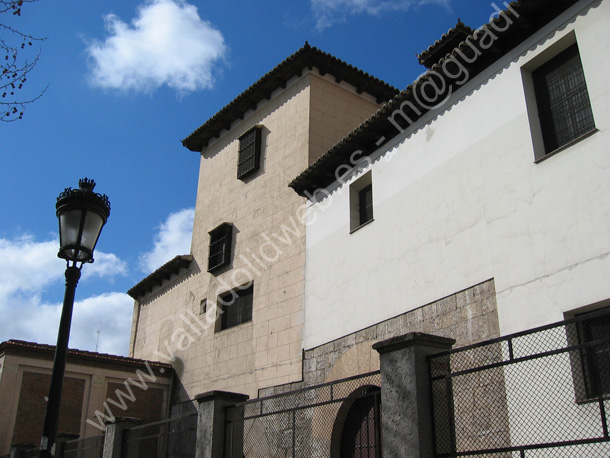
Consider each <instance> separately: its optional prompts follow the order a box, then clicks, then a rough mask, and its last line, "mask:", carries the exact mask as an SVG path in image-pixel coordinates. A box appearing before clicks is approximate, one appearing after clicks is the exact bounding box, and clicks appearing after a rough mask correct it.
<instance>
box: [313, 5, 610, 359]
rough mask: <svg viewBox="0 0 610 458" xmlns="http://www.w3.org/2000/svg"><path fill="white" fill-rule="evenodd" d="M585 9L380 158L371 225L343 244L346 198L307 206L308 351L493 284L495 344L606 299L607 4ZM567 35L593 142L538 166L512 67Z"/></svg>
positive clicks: (609, 154) (609, 179)
mask: <svg viewBox="0 0 610 458" xmlns="http://www.w3.org/2000/svg"><path fill="white" fill-rule="evenodd" d="M591 3H592V2H591V1H583V2H580V3H579V4H578V5H577V7H578V8H580V9H581V10H582V9H583V6H584V5H585V4H591ZM593 5H594V7H593V8H592V9H590V10H589V9H587V8H585V9H584V10H583V11H580V12H578V14H575V12H576V9H575V8H572V9H571V10H570V11H568V12H567V13H566V14H564V15H563V16H561V17H560V18H558V20H556V21H555V22H554V23H553V24H550V25H549V27H547V28H546V29H544V30H542V31H540V32H539V33H538V34H536V35H535V36H534V37H532V39H531V40H530V41H529V42H528V43H526V44H525V45H524V46H522V47H520V48H519V49H517V50H515V52H514V53H513V54H512V55H511V56H507V57H506V58H504V59H502V60H501V61H500V62H499V63H498V64H497V65H495V66H494V68H493V69H491V70H490V71H489V72H487V73H486V74H485V75H480V76H478V77H476V78H474V79H473V80H472V81H470V82H469V83H467V84H466V85H465V86H464V87H463V88H462V91H461V92H458V93H456V94H455V96H454V97H453V100H452V101H451V103H450V104H447V105H446V106H445V108H446V107H449V108H448V109H444V111H441V112H440V113H439V114H438V116H437V117H436V118H435V119H433V120H431V121H430V122H428V124H426V125H423V126H422V125H420V126H418V129H419V130H417V131H415V132H412V133H411V132H409V131H407V132H405V133H403V134H401V137H400V138H399V139H398V140H397V141H396V142H393V143H392V144H390V149H389V150H387V151H380V152H379V154H381V157H380V158H379V160H377V161H375V162H374V163H373V164H372V165H371V166H370V167H369V168H368V169H367V170H371V171H372V182H373V200H374V219H375V220H374V221H373V222H372V223H371V224H368V225H367V226H365V227H363V228H361V229H359V230H357V231H356V232H354V233H352V234H350V228H349V221H350V218H349V190H348V186H347V185H345V186H342V187H339V188H338V189H336V190H335V191H334V192H333V193H332V194H331V196H330V197H328V198H327V199H325V200H324V201H322V202H320V203H319V204H316V205H315V207H316V209H317V211H316V214H315V218H313V219H315V222H313V223H312V224H309V225H308V226H307V238H306V243H307V247H306V286H305V295H306V316H305V328H304V347H305V348H306V349H309V348H312V347H316V346H318V345H321V344H323V343H325V342H328V341H331V340H333V339H336V338H339V337H341V336H344V335H346V334H350V333H353V332H355V331H357V330H360V329H363V328H365V327H367V326H370V325H372V324H374V323H377V322H380V321H382V320H385V319H388V318H391V317H393V316H396V315H399V314H401V313H404V312H406V311H409V310H412V309H415V308H417V307H420V306H422V305H425V304H427V303H429V302H432V301H435V300H437V299H440V298H442V297H445V296H447V295H450V294H452V293H454V292H456V291H459V290H462V289H465V288H468V287H470V286H472V285H474V284H476V283H479V282H482V281H484V280H487V279H489V278H494V279H495V286H496V291H497V300H498V310H499V318H500V327H501V333H502V334H508V333H512V332H516V331H519V330H523V329H529V328H532V327H535V326H538V325H542V324H545V323H549V322H553V321H557V320H560V319H562V318H563V313H564V312H566V311H569V310H573V309H575V308H578V307H581V306H584V305H587V304H591V303H594V302H597V301H600V300H603V299H607V298H610V280H609V279H610V256H609V255H610V148H609V147H608V142H609V140H610V138H609V134H608V128H609V127H610V90H609V89H608V84H607V75H608V74H610V61H609V59H608V58H607V56H608V54H607V49H608V45H609V44H610V3H609V2H603V1H602V2H595V3H594V4H593ZM556 28H558V31H554V29H556ZM570 33H574V34H575V36H576V40H577V42H578V45H579V48H580V53H581V59H582V62H583V67H584V70H585V74H586V78H587V85H588V89H589V96H590V99H591V104H592V108H593V114H594V117H595V123H596V126H597V128H598V129H599V131H598V132H596V133H595V134H593V135H592V136H590V137H588V138H586V139H584V140H582V141H580V142H578V143H577V144H575V145H573V146H571V147H569V148H567V149H565V150H564V151H562V152H560V153H558V154H556V155H555V156H553V157H550V158H548V159H547V160H545V161H543V162H541V163H538V164H535V163H534V152H533V146H532V135H531V131H530V123H529V119H528V115H527V108H526V97H525V94H524V88H523V79H522V67H523V66H524V65H527V63H528V62H531V60H532V59H534V58H535V57H536V56H538V55H540V54H541V53H542V52H544V51H545V50H547V49H549V48H550V47H551V46H553V44H555V43H557V41H558V40H560V39H561V38H562V37H565V36H567V35H569V34H570ZM407 135H408V137H407ZM367 170H365V171H363V173H364V172H366V171H367ZM356 178H357V177H356Z"/></svg>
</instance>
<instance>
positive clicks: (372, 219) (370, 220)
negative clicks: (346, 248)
mask: <svg viewBox="0 0 610 458" xmlns="http://www.w3.org/2000/svg"><path fill="white" fill-rule="evenodd" d="M373 221H375V218H371V219H369V220H368V221H367V222H366V223H363V224H361V225H360V226H358V227H356V228H354V229H352V230H351V231H349V233H350V234H353V233H354V232H356V231H357V230H360V229H362V228H363V227H364V226H368V225H369V224H371V223H372V222H373Z"/></svg>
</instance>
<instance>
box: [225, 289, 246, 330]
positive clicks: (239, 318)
mask: <svg viewBox="0 0 610 458" xmlns="http://www.w3.org/2000/svg"><path fill="white" fill-rule="evenodd" d="M253 297H254V285H251V286H250V287H249V288H246V289H244V290H234V291H230V292H228V293H226V294H223V295H221V296H220V297H219V300H218V303H219V304H220V305H221V307H222V315H221V319H220V329H221V330H222V329H229V328H232V327H234V326H237V325H240V324H242V323H246V322H248V321H252V303H253Z"/></svg>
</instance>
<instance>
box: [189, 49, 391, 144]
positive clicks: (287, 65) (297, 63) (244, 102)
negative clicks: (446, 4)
mask: <svg viewBox="0 0 610 458" xmlns="http://www.w3.org/2000/svg"><path fill="white" fill-rule="evenodd" d="M312 67H317V68H318V69H319V70H320V73H322V74H326V73H330V74H332V75H333V76H335V78H337V80H338V81H347V82H348V83H350V84H351V85H353V86H354V87H356V89H357V90H358V91H359V92H368V93H369V94H371V95H373V96H374V97H375V98H376V99H377V101H378V103H381V102H383V101H385V100H389V99H390V98H392V97H393V96H394V95H396V93H398V89H396V88H395V87H393V86H391V85H389V84H387V83H385V82H384V81H382V80H380V79H377V78H375V77H373V76H371V75H369V74H368V73H366V72H364V71H362V70H360V69H358V68H356V67H354V66H353V65H350V64H348V63H346V62H344V61H342V60H340V59H337V58H336V57H334V56H332V55H330V54H328V53H325V52H323V51H321V50H319V49H318V48H315V47H313V46H310V45H309V43H307V42H306V43H305V46H303V47H302V48H301V49H299V50H298V51H297V52H295V53H294V54H292V55H291V56H290V57H288V58H287V59H285V60H284V61H282V62H281V63H280V64H278V65H277V66H276V67H275V68H273V69H272V70H271V71H270V72H268V73H267V74H266V75H264V76H263V77H262V78H260V79H259V80H258V81H256V82H255V83H254V84H252V85H251V86H250V87H249V88H248V89H246V90H245V91H244V92H242V93H241V94H240V95H239V96H237V97H236V98H235V99H234V100H233V101H231V102H230V103H229V104H228V105H227V106H225V107H224V108H223V109H221V110H220V111H219V112H218V113H216V114H215V115H214V116H212V117H211V118H210V119H208V120H207V121H206V122H205V123H204V124H203V125H202V126H201V127H199V128H198V129H196V130H195V131H194V132H193V133H191V134H190V135H189V136H188V137H186V138H185V139H184V140H182V144H183V145H184V146H185V147H186V148H188V149H189V150H191V151H197V152H201V151H202V149H203V148H205V147H206V146H207V145H208V143H209V141H210V140H211V139H212V138H214V137H218V136H219V135H220V132H221V131H222V130H223V129H227V130H228V129H229V128H230V127H231V123H232V122H233V121H235V120H236V119H242V118H243V117H244V115H245V113H246V112H247V111H248V110H251V109H255V108H256V105H257V103H258V102H260V101H261V100H264V99H269V98H270V97H271V93H272V92H273V91H274V90H275V89H277V88H279V87H285V85H286V82H287V81H288V80H289V79H291V78H292V77H294V76H300V75H301V74H302V71H303V69H305V68H310V69H311V68H312Z"/></svg>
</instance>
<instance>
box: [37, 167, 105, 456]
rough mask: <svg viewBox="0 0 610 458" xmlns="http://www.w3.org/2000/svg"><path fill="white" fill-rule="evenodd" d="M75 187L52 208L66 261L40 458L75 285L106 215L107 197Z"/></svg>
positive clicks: (48, 437)
mask: <svg viewBox="0 0 610 458" xmlns="http://www.w3.org/2000/svg"><path fill="white" fill-rule="evenodd" d="M78 184H79V188H78V189H71V188H66V189H65V190H64V192H62V193H61V194H60V195H59V197H58V198H57V204H56V205H55V208H56V209H57V218H58V219H59V253H57V256H58V257H60V258H62V259H65V260H66V292H65V294H64V305H63V308H62V312H61V320H60V322H59V332H58V334H57V347H55V360H54V361H53V373H52V375H51V387H50V388H49V399H48V402H47V412H46V415H45V419H44V429H43V432H42V438H41V441H40V457H41V458H48V457H53V456H55V442H56V440H57V427H58V422H59V408H60V405H61V390H62V386H63V381H64V372H65V369H66V356H67V354H68V340H69V338H70V324H71V322H72V308H73V306H74V293H75V291H76V285H77V283H78V280H79V279H80V271H81V269H82V268H83V264H84V263H86V262H93V250H94V249H95V245H96V244H97V240H98V238H99V236H100V233H101V232H102V228H103V227H104V224H106V220H107V219H108V216H109V215H110V202H109V201H108V197H107V196H105V195H102V194H98V193H95V192H93V188H94V187H95V182H94V181H93V180H89V179H87V178H84V179H82V180H79V182H78Z"/></svg>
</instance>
